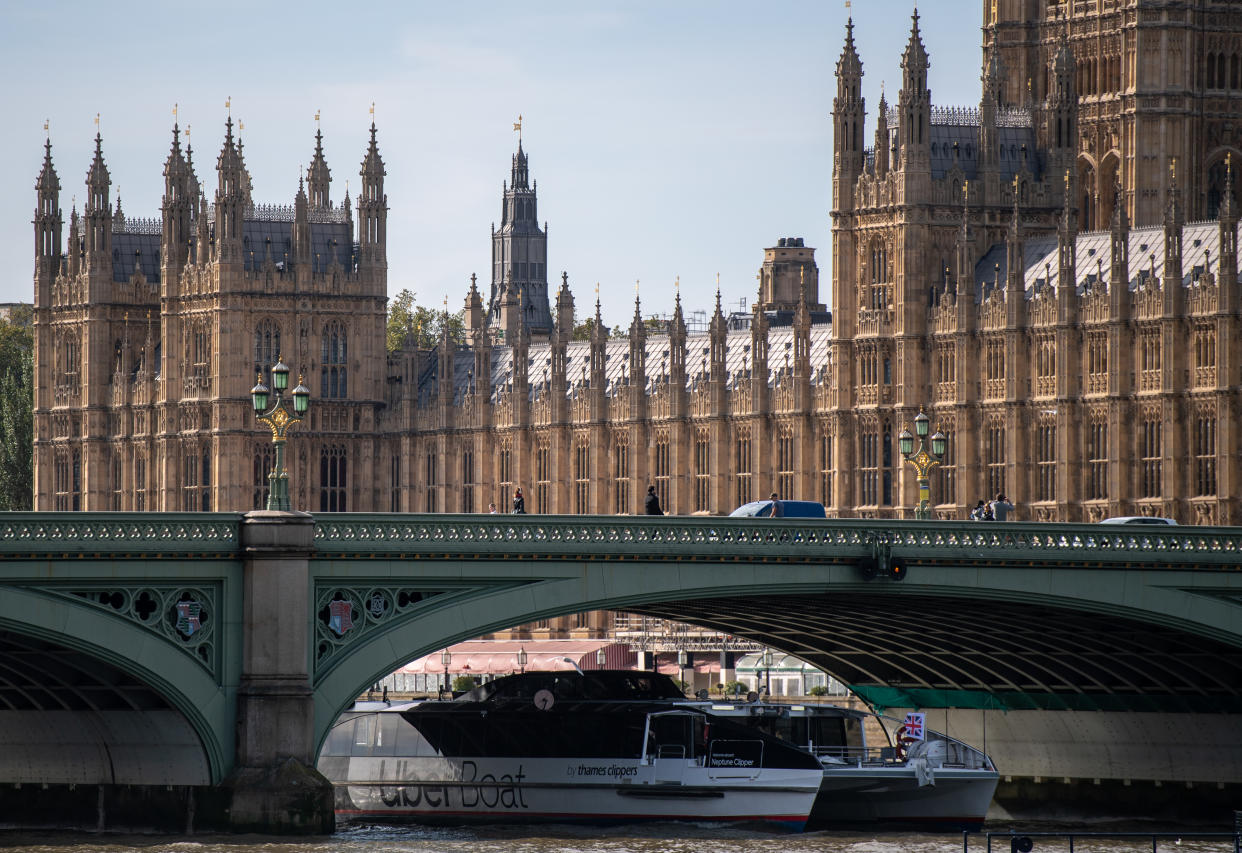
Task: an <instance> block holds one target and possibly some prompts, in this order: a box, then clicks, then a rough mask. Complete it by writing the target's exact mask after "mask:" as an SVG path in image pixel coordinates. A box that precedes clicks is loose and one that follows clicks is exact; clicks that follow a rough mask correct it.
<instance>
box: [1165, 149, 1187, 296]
mask: <svg viewBox="0 0 1242 853" xmlns="http://www.w3.org/2000/svg"><path fill="white" fill-rule="evenodd" d="M1185 223H1186V219H1185V216H1184V215H1183V211H1182V190H1181V187H1179V186H1178V184H1177V158H1176V157H1175V158H1173V160H1172V162H1170V163H1169V188H1168V200H1167V202H1166V203H1165V207H1164V281H1163V282H1162V283H1161V289H1162V290H1163V291H1164V302H1165V313H1166V314H1172V315H1177V316H1180V314H1181V310H1182V307H1181V306H1182V302H1183V298H1182V291H1183V287H1182V273H1183V266H1182V229H1183V226H1184V225H1185Z"/></svg>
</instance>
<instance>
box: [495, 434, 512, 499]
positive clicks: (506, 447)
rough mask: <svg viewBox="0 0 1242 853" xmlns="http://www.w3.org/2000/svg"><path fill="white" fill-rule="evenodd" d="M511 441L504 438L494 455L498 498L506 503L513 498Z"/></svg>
mask: <svg viewBox="0 0 1242 853" xmlns="http://www.w3.org/2000/svg"><path fill="white" fill-rule="evenodd" d="M512 461H513V439H511V438H505V439H502V440H501V442H500V450H499V451H498V452H497V454H496V467H497V469H498V471H497V473H498V474H499V475H500V476H499V477H497V480H499V482H500V498H501V501H502V502H503V501H506V500H508V499H509V498H510V497H512V496H513V466H512Z"/></svg>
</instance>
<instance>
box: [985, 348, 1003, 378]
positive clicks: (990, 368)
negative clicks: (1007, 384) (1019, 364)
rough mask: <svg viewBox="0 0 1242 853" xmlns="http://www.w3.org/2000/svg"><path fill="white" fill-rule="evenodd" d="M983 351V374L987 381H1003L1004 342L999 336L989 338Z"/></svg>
mask: <svg viewBox="0 0 1242 853" xmlns="http://www.w3.org/2000/svg"><path fill="white" fill-rule="evenodd" d="M984 353H985V355H984V367H985V373H984V375H985V376H986V377H987V379H988V380H989V382H1003V381H1004V379H1005V342H1004V341H1003V340H1000V339H999V338H993V339H991V340H989V341H988V343H987V349H986V350H985V351H984Z"/></svg>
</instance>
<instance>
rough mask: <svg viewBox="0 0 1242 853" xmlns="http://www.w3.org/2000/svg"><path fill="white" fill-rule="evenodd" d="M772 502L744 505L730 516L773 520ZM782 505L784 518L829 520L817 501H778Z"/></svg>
mask: <svg viewBox="0 0 1242 853" xmlns="http://www.w3.org/2000/svg"><path fill="white" fill-rule="evenodd" d="M772 503H773V502H772V501H751V502H750V503H748V504H742V505H741V506H740V507H738V508H737V509H735V510H733V512H731V513H729V515H730V516H736V517H738V518H771V517H772ZM776 503H779V504H780V505H781V512H780V513H779V515H780V516H782V517H784V518H827V517H828V514H827V513H826V512H824V505H823V504H821V503H816V502H815V501H776Z"/></svg>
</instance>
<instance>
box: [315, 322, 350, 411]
mask: <svg viewBox="0 0 1242 853" xmlns="http://www.w3.org/2000/svg"><path fill="white" fill-rule="evenodd" d="M321 343H322V353H321V356H322V357H321V359H320V361H321V362H322V365H323V366H322V368H321V372H320V377H319V391H320V396H322V397H323V398H324V399H338V400H341V399H344V398H346V397H348V396H349V373H348V371H349V368H348V366H347V364H346V361H347V358H348V355H349V352H348V336H347V335H346V332H345V325H344V324H343V323H339V322H336V321H333V322H331V323H329V324H328V325H327V326H326V327H325V328H324V330H323V340H322V342H321Z"/></svg>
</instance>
